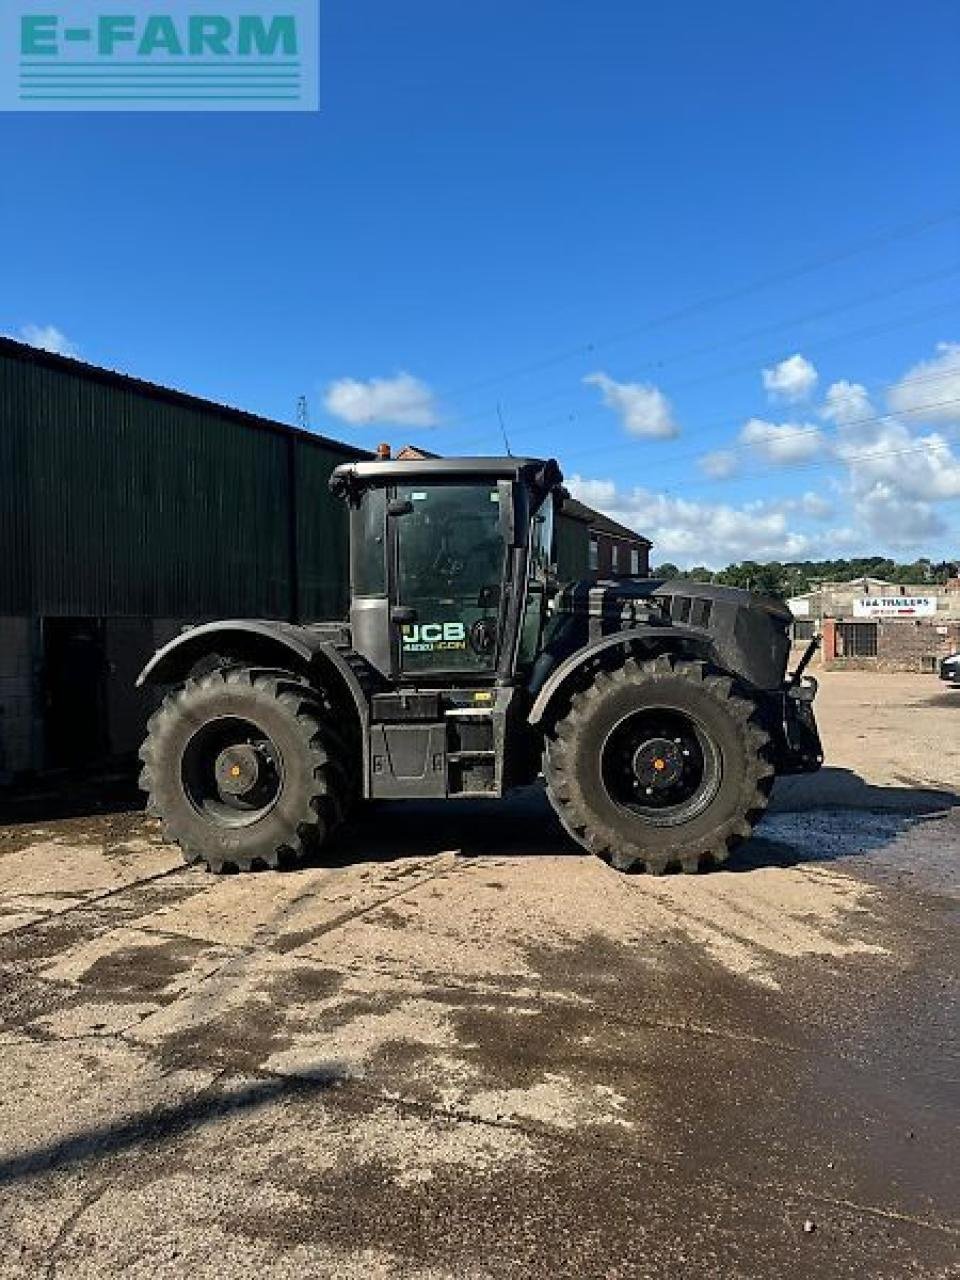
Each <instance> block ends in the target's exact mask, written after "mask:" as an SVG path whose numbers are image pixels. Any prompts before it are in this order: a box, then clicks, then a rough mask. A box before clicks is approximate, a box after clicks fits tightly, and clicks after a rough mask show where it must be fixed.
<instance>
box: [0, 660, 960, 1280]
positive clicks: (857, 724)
mask: <svg viewBox="0 0 960 1280" xmlns="http://www.w3.org/2000/svg"><path fill="white" fill-rule="evenodd" d="M819 715H820V719H821V725H822V729H823V735H824V740H825V745H826V751H827V758H828V761H829V768H828V769H827V770H825V771H824V772H823V773H822V774H820V775H818V776H817V777H814V778H805V779H798V780H788V781H786V782H784V783H782V784H779V785H778V789H777V792H776V794H775V798H774V806H773V810H772V812H771V814H770V815H769V816H768V818H767V820H766V821H765V823H764V824H763V826H762V828H761V830H760V833H759V834H758V836H757V837H756V838H755V839H754V840H753V841H752V842H751V843H750V844H749V845H748V846H747V847H746V848H745V849H744V850H742V851H741V853H740V854H739V855H738V857H737V859H736V861H735V862H733V863H731V864H730V867H729V869H728V870H725V871H723V872H716V873H713V874H710V875H704V876H699V877H689V876H688V877H680V876H678V877H667V878H663V879H658V880H653V879H648V878H645V877H623V876H619V875H618V874H616V873H615V872H612V871H611V870H609V869H608V868H607V867H605V866H603V865H602V864H601V863H599V862H597V861H596V860H594V859H592V858H590V857H589V856H585V855H583V854H582V853H581V852H580V851H578V850H577V849H575V848H574V847H572V846H571V845H570V844H569V843H568V842H567V841H566V839H565V837H563V836H562V834H561V833H560V831H559V829H558V827H557V825H556V823H555V822H554V820H553V818H552V816H551V814H550V811H549V809H548V807H547V806H546V804H545V802H544V800H543V798H542V797H541V796H540V795H539V794H538V793H533V792H531V793H527V794H524V795H521V796H519V797H517V798H515V799H514V800H512V801H511V802H510V803H508V804H502V805H489V806H478V805H462V806H461V805H457V806H450V807H442V806H441V807H437V806H430V805H419V804H418V805H410V806H403V805H393V806H380V807H377V808H375V809H371V810H370V811H369V812H368V813H367V815H366V817H365V818H364V819H363V822H362V824H361V825H359V826H358V827H356V828H355V829H354V830H353V831H352V832H351V833H350V834H349V835H348V836H347V837H345V838H344V839H343V840H341V842H340V844H339V845H338V846H337V848H336V850H335V853H334V855H333V856H334V858H335V865H327V866H315V867H310V868H306V869H303V870H300V871H297V872H292V873H288V874H283V875H281V874H270V873H264V874H258V875H253V876H246V877H227V878H222V879H217V878H214V877H211V876H208V875H206V874H205V873H203V872H201V871H199V870H196V869H188V868H184V867H182V866H181V865H180V864H179V862H178V859H177V855H176V853H175V851H173V850H171V849H168V848H166V847H164V846H163V845H161V844H160V842H159V840H158V837H157V834H156V831H155V828H154V825H153V824H152V823H151V822H149V821H147V820H146V819H145V818H144V817H143V815H142V814H140V813H139V812H136V811H129V812H123V811H122V810H120V811H117V812H110V813H97V814H94V815H92V816H83V817H58V818H50V817H44V816H43V813H42V812H41V813H40V814H37V813H34V814H32V815H31V816H30V818H29V820H23V819H22V814H21V820H18V821H12V822H9V823H7V824H6V825H0V1063H2V1067H3V1072H4V1076H5V1079H6V1088H5V1089H4V1090H3V1092H2V1094H0V1275H2V1276H3V1277H31V1278H32V1277H34V1276H36V1275H38V1274H39V1275H45V1276H47V1277H54V1276H58V1275H59V1276H69V1277H94V1276H117V1275H120V1274H123V1275H124V1276H131V1277H139V1276H143V1277H180V1276H184V1277H186V1276H189V1277H217V1278H218V1280H220V1278H221V1277H223V1278H232V1277H247V1276H251V1277H252V1276H256V1277H258V1278H262V1277H264V1276H270V1277H273V1276H278V1277H286V1276H290V1277H294V1276H295V1277H302V1276H311V1277H364V1280H368V1278H373V1277H418V1278H422V1280H427V1278H430V1280H433V1278H436V1280H440V1278H441V1277H456V1278H457V1280H469V1278H471V1277H485V1276H498V1277H499V1276H518V1277H540V1276H542V1277H551V1278H553V1277H567V1276H569V1277H604V1278H609V1277H625V1278H627V1277H629V1278H630V1280H633V1278H634V1277H663V1278H664V1280H666V1278H667V1277H669V1278H670V1280H676V1278H677V1277H680V1276H697V1277H700V1276H704V1277H722V1278H724V1280H725V1278H726V1277H755V1276H756V1277H778V1278H779V1277H781V1276H786V1275H791V1276H810V1277H817V1278H818V1280H819V1278H821V1277H823V1278H829V1277H834V1276H856V1277H857V1278H858V1280H860V1278H861V1277H863V1276H865V1275H866V1276H870V1277H871V1278H877V1277H890V1278H891V1280H892V1278H894V1277H895V1278H896V1280H901V1278H903V1277H912V1276H924V1277H947V1276H957V1275H960V1179H958V1177H957V1151H958V1149H960V1142H958V1140H960V1132H958V1118H960V1105H958V1101H960V1090H958V1076H960V1072H958V1045H957V1022H958V1018H957V1015H958V964H957V956H958V943H957V929H956V926H957V923H958V916H960V910H958V899H960V692H955V691H950V690H946V689H944V688H943V687H942V686H941V685H939V683H938V682H937V681H936V680H935V679H932V678H929V677H919V676H916V677H914V676H882V677H875V676H871V675H869V674H862V673H844V674H834V675H827V676H825V677H824V678H823V681H822V693H821V699H820V703H819ZM63 807H64V806H63V804H62V802H61V803H59V809H60V810H62V809H63ZM42 808H43V806H41V809H42ZM52 811H53V809H52V806H48V807H47V809H46V812H48V813H49V812H52Z"/></svg>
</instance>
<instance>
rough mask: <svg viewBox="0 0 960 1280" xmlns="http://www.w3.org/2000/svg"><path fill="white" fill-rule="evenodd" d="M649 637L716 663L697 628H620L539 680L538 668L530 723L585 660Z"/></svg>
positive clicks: (538, 719) (536, 720) (538, 718)
mask: <svg viewBox="0 0 960 1280" xmlns="http://www.w3.org/2000/svg"><path fill="white" fill-rule="evenodd" d="M648 640H649V641H653V642H662V641H669V642H671V645H670V646H665V647H673V648H674V649H675V650H678V651H683V652H686V653H691V652H693V653H695V654H697V655H698V656H699V657H702V658H706V659H708V660H710V661H712V662H714V663H716V657H715V655H714V653H713V649H712V646H711V645H710V643H709V640H708V639H707V637H706V636H705V635H704V633H703V632H702V631H694V630H693V629H692V628H690V627H681V626H676V625H664V626H657V625H650V624H644V625H641V626H638V627H631V628H630V629H629V630H627V631H617V632H614V634H613V635H608V636H603V637H602V638H601V639H599V640H596V641H595V642H594V643H593V644H589V645H587V646H586V647H585V648H582V649H576V650H575V651H574V652H573V653H571V654H570V656H569V657H567V658H565V659H564V660H563V662H561V663H560V665H559V666H557V667H554V668H553V670H552V671H549V672H548V673H547V674H546V678H544V677H543V674H542V673H541V674H540V678H539V680H538V678H537V677H538V672H537V671H536V669H535V671H534V679H533V682H532V684H531V692H532V693H535V694H536V697H535V699H534V703H533V706H532V707H531V708H530V714H529V716H528V720H529V723H530V724H533V725H536V724H539V723H540V722H541V720H542V719H543V717H544V714H545V713H546V710H547V708H548V707H549V705H550V703H551V702H552V701H553V699H554V697H555V696H556V694H557V693H559V691H560V689H561V688H562V687H563V685H564V684H565V683H566V682H567V680H568V679H570V678H571V677H572V676H573V675H575V673H576V672H577V671H579V670H580V669H581V668H582V667H583V665H584V663H586V662H589V661H590V659H591V658H594V657H596V655H597V654H598V653H603V652H604V651H605V650H607V649H616V648H623V649H633V648H636V647H638V646H642V645H643V644H644V642H645V641H648Z"/></svg>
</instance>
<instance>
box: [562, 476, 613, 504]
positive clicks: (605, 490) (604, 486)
mask: <svg viewBox="0 0 960 1280" xmlns="http://www.w3.org/2000/svg"><path fill="white" fill-rule="evenodd" d="M567 488H568V489H569V490H570V492H571V493H572V494H573V496H574V497H575V498H579V499H580V501H581V502H585V503H586V504H587V506H588V507H596V508H597V509H598V510H599V509H601V508H606V507H609V506H612V505H613V503H615V502H616V499H617V486H616V485H615V484H614V483H613V481H612V480H585V479H584V477H583V476H579V475H574V476H571V477H570V479H569V480H568V481H567Z"/></svg>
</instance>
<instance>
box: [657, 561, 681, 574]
mask: <svg viewBox="0 0 960 1280" xmlns="http://www.w3.org/2000/svg"><path fill="white" fill-rule="evenodd" d="M650 572H651V573H652V574H653V576H654V577H655V578H679V577H680V576H681V573H680V570H679V569H678V568H677V566H676V565H675V564H671V563H670V561H669V560H665V561H664V563H663V564H658V565H657V566H656V567H655V568H653V569H651V570H650Z"/></svg>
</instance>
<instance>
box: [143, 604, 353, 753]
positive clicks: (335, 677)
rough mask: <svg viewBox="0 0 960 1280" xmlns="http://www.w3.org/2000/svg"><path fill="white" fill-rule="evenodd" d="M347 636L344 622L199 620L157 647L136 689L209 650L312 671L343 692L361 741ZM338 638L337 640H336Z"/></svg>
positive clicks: (166, 678) (170, 680)
mask: <svg viewBox="0 0 960 1280" xmlns="http://www.w3.org/2000/svg"><path fill="white" fill-rule="evenodd" d="M347 635H348V631H347V628H346V627H345V626H341V625H337V624H334V625H332V626H325V627H320V626H318V627H299V626H297V625H296V624H294V623H291V622H271V621H259V620H255V619H250V618H239V619H235V620H232V621H229V622H205V623H203V624H201V625H200V626H199V627H191V628H190V629H189V630H188V631H184V632H182V633H181V634H180V635H179V636H176V637H175V638H174V639H173V640H171V641H170V643H169V644H165V645H164V646H163V648H162V649H158V650H157V652H156V653H155V654H154V655H153V657H152V658H151V659H150V661H149V662H148V663H147V665H146V666H145V667H144V669H143V670H142V671H141V672H140V675H139V676H138V677H137V688H142V687H143V686H144V685H147V684H176V683H178V682H179V681H181V680H185V679H186V678H187V676H188V675H189V674H190V672H191V671H192V670H193V668H194V666H195V665H196V664H197V663H198V662H200V661H202V659H203V658H205V657H207V656H208V655H210V654H223V655H227V656H229V657H232V658H237V659H239V660H240V661H242V662H247V663H251V664H259V665H261V666H275V667H288V668H292V669H293V670H294V671H311V670H312V671H315V672H317V673H318V674H319V675H321V677H327V678H328V679H330V680H332V681H334V682H336V684H337V685H339V687H340V688H341V689H342V690H343V692H345V693H346V694H348V695H349V698H350V699H351V700H352V702H353V704H354V706H355V707H356V711H357V715H358V716H359V719H360V724H361V726H362V727H363V730H364V733H363V739H364V742H366V737H367V734H366V726H367V724H368V722H369V718H370V712H369V704H368V701H367V696H366V694H365V693H364V691H363V688H362V686H361V684H360V681H359V680H358V679H357V674H356V672H355V671H354V669H353V667H352V666H351V665H350V663H349V661H348V660H347V658H346V656H345V655H344V653H343V652H342V648H343V647H344V646H343V642H344V640H345V639H346V637H347ZM338 639H339V640H340V644H339V645H338V644H337V643H336V641H337V640H338Z"/></svg>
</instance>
